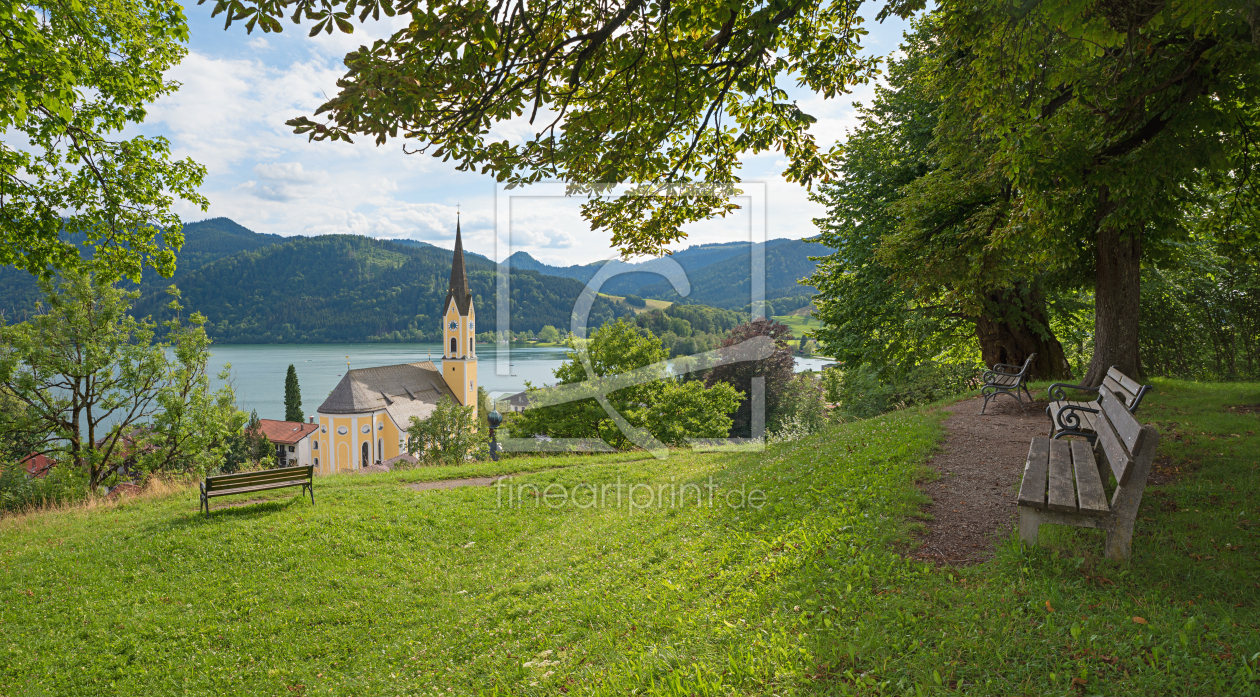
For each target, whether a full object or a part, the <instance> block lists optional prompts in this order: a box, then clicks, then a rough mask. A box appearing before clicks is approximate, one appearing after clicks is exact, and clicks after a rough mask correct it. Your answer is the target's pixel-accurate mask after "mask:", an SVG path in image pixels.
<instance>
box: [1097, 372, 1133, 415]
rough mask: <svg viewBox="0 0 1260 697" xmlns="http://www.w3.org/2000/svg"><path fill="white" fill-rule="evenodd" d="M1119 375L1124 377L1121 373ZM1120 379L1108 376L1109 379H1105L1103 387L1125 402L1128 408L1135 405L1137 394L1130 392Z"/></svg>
mask: <svg viewBox="0 0 1260 697" xmlns="http://www.w3.org/2000/svg"><path fill="white" fill-rule="evenodd" d="M1117 375H1118V376H1120V377H1124V376H1123V374H1121V373H1117ZM1120 377H1115V378H1113V377H1112V376H1111V375H1110V374H1108V375H1107V377H1105V378H1103V383H1102V386H1103V387H1105V388H1107V389H1109V390H1111V392H1112V393H1113V394H1115V395H1116V397H1119V398H1120V401H1122V402H1124V405H1125V406H1126V407H1127V406H1129V405H1130V404H1132V403H1133V400H1134V399H1136V398H1137V393H1136V392H1132V391H1130V390H1128V389H1127V388H1126V387H1125V386H1124V383H1123V382H1121V381H1120Z"/></svg>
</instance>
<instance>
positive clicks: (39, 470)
mask: <svg viewBox="0 0 1260 697" xmlns="http://www.w3.org/2000/svg"><path fill="white" fill-rule="evenodd" d="M22 464H23V465H26V477H27V479H43V478H44V477H45V476H46V475H47V474H48V471H49V470H51V469H52V468H53V465H55V464H57V463H56V461H54V460H51V459H49V457H48V456H47V455H43V454H38V455H30V456H28V457H27V458H26V459H25V460H23V461H22Z"/></svg>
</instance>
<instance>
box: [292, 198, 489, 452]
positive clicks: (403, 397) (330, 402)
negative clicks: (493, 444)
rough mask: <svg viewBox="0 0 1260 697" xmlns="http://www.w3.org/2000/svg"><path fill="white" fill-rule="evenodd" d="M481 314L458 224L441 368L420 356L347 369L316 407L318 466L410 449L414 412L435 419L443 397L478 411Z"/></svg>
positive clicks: (444, 313) (314, 445) (444, 310)
mask: <svg viewBox="0 0 1260 697" xmlns="http://www.w3.org/2000/svg"><path fill="white" fill-rule="evenodd" d="M475 317H476V313H475V312H474V310H473V303H472V296H471V295H470V294H469V292H468V275H467V273H466V272H465V270H464V242H463V239H462V238H461V236H460V230H459V222H458V221H457V222H456V223H455V258H454V260H453V261H452V262H451V285H450V290H448V291H447V293H446V303H445V304H444V305H443V307H442V364H441V366H437V365H434V363H433V362H432V361H422V362H418V363H401V364H399V365H385V366H380V367H377V368H358V369H355V370H348V371H346V374H345V375H344V376H343V377H342V378H341V382H339V383H337V387H336V388H334V389H333V391H332V392H331V393H330V394H329V395H328V399H326V400H324V403H323V404H322V405H320V407H319V409H318V410H317V411H316V414H318V418H317V421H318V424H319V431H318V432H317V433H316V434H314V436H315V437H314V441H313V443H312V450H311V464H313V465H315V469H316V471H318V472H320V473H322V474H332V473H334V472H346V471H350V470H357V469H362V468H363V467H367V466H368V465H371V464H374V463H376V462H384V461H386V460H389V459H392V458H394V457H397V456H399V455H402V454H404V453H407V426H408V425H409V424H410V423H411V417H413V416H415V417H417V418H419V419H421V420H424V419H427V418H429V415H430V414H432V413H433V410H434V409H435V408H436V407H437V403H438V400H440V399H441V398H442V397H451V398H452V399H454V400H455V401H456V402H458V403H459V404H461V405H463V406H472V407H473V408H474V409H476V408H477V345H476V338H475V337H476V326H475V324H474V320H475ZM475 414H476V412H475V411H474V415H475Z"/></svg>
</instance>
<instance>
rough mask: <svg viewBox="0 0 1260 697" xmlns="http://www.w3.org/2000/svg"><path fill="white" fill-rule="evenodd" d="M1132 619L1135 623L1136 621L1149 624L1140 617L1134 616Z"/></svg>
mask: <svg viewBox="0 0 1260 697" xmlns="http://www.w3.org/2000/svg"><path fill="white" fill-rule="evenodd" d="M1133 621H1134V622H1136V623H1138V624H1150V623H1149V622H1147V621H1146V620H1144V619H1142V618H1141V617H1134V618H1133Z"/></svg>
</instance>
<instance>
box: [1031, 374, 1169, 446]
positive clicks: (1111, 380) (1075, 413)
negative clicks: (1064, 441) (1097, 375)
mask: <svg viewBox="0 0 1260 697" xmlns="http://www.w3.org/2000/svg"><path fill="white" fill-rule="evenodd" d="M1103 387H1106V388H1107V389H1108V390H1110V391H1111V393H1112V394H1113V395H1115V397H1116V398H1117V399H1119V400H1120V402H1121V403H1122V404H1124V406H1125V408H1126V409H1128V411H1129V413H1130V414H1136V413H1137V408H1138V405H1140V404H1141V403H1142V398H1143V397H1145V396H1146V392H1147V391H1148V390H1150V389H1151V386H1150V385H1139V384H1138V383H1137V381H1136V380H1134V379H1133V378H1131V377H1129V376H1128V375H1125V374H1124V373H1122V372H1120V371H1119V369H1117V368H1116V367H1115V366H1114V365H1113V366H1111V368H1109V369H1108V370H1107V375H1106V376H1105V377H1104V378H1103ZM1098 389H1099V388H1097V387H1086V386H1085V385H1069V384H1067V383H1063V382H1056V383H1055V384H1053V385H1051V386H1050V389H1049V396H1050V406H1048V407H1046V418H1048V419H1050V437H1051V438H1062V437H1064V436H1084V437H1085V438H1087V439H1089V442H1090V443H1093V442H1094V441H1095V440H1096V439H1097V438H1098V435H1097V429H1096V428H1095V422H1096V421H1097V420H1098V412H1099V409H1098V400H1097V399H1095V400H1094V401H1092V402H1079V401H1070V400H1068V399H1067V392H1066V391H1065V390H1080V391H1082V392H1093V393H1095V394H1098Z"/></svg>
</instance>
